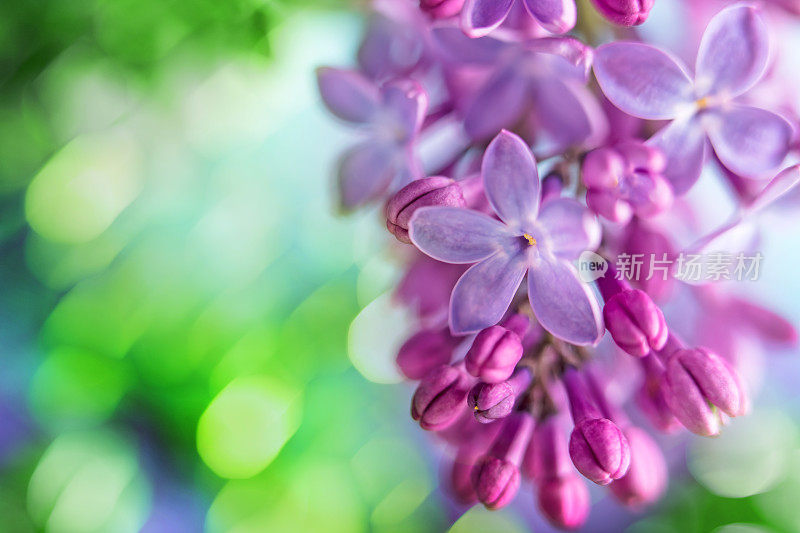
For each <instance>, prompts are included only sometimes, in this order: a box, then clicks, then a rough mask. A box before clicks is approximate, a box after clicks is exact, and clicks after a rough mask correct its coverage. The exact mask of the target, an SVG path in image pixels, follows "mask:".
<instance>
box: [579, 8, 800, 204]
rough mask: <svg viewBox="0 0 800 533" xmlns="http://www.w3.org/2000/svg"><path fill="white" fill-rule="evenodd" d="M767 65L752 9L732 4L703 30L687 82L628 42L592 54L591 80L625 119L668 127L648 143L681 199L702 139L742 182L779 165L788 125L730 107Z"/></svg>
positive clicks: (699, 159) (694, 173) (701, 157)
mask: <svg viewBox="0 0 800 533" xmlns="http://www.w3.org/2000/svg"><path fill="white" fill-rule="evenodd" d="M768 59H769V36H768V35H767V29H766V25H765V24H764V21H763V20H762V19H761V16H760V15H759V13H758V10H757V9H756V8H755V7H753V6H751V5H748V4H737V5H734V6H731V7H728V8H726V9H723V10H722V11H720V13H719V14H717V15H716V16H715V17H714V18H713V19H712V20H711V22H710V23H709V25H708V27H707V28H706V31H705V33H704V34H703V37H702V40H701V42H700V48H699V50H698V54H697V62H696V65H695V77H694V80H692V79H691V77H690V76H689V74H688V73H687V70H686V68H685V67H684V66H683V65H682V64H681V63H680V62H679V61H678V60H677V59H676V58H674V57H672V56H671V55H669V54H667V53H665V52H662V51H661V50H659V49H658V48H655V47H653V46H650V45H647V44H642V43H633V42H616V43H610V44H606V45H603V46H601V47H599V48H598V49H597V50H596V54H595V61H594V73H595V76H596V78H597V81H598V83H599V84H600V88H601V89H602V90H603V92H604V93H605V95H606V96H607V97H608V99H609V100H611V102H612V103H613V104H614V105H616V106H617V107H619V108H620V109H622V110H623V111H625V112H626V113H628V114H631V115H634V116H637V117H639V118H644V119H652V120H672V122H671V123H670V124H669V125H668V126H666V127H665V128H663V129H662V130H661V131H659V132H658V133H657V134H656V135H655V136H654V137H653V138H651V139H650V141H649V142H650V143H652V144H654V145H655V146H657V147H659V148H661V150H662V151H663V152H664V154H665V155H666V157H667V167H666V170H665V174H666V176H667V178H668V179H669V180H670V182H671V183H672V186H673V188H674V189H675V192H676V193H677V194H683V193H685V192H686V191H687V190H689V188H690V187H691V186H692V185H693V184H694V183H695V181H697V178H698V177H699V176H700V172H701V170H702V167H703V163H704V162H705V159H706V154H707V140H708V141H710V142H711V145H712V147H713V149H714V152H715V153H716V155H717V157H718V158H719V160H720V161H721V162H722V164H723V165H725V166H726V167H727V168H728V169H730V170H731V171H733V172H735V173H736V174H739V175H741V176H745V177H751V178H760V177H763V176H764V175H765V174H767V173H769V172H770V171H772V170H774V169H775V168H776V167H777V166H778V165H780V163H781V161H783V159H784V157H785V156H786V154H787V152H788V149H789V144H790V141H791V139H792V136H793V134H794V132H793V129H792V127H791V125H790V124H789V123H788V122H787V121H786V120H784V119H783V118H782V117H780V116H779V115H776V114H774V113H772V112H770V111H766V110H764V109H760V108H757V107H750V106H745V105H741V104H738V103H735V101H734V99H735V98H736V97H737V96H740V95H741V94H743V93H744V92H746V91H747V90H748V89H750V88H751V87H753V85H755V84H756V82H758V81H759V80H760V79H761V77H762V75H763V74H764V71H765V69H766V66H767V62H768Z"/></svg>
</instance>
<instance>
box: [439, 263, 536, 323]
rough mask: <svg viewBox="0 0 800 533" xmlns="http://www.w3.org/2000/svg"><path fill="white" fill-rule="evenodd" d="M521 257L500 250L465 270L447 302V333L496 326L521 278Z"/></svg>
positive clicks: (523, 270)
mask: <svg viewBox="0 0 800 533" xmlns="http://www.w3.org/2000/svg"><path fill="white" fill-rule="evenodd" d="M525 266H526V265H525V258H524V255H523V254H521V253H518V252H517V251H515V250H512V249H510V250H501V251H499V252H497V253H496V254H494V255H493V256H491V257H489V258H488V259H485V260H483V261H481V262H480V263H478V264H477V265H473V266H472V267H470V269H469V270H467V271H466V272H465V273H464V275H463V276H461V279H459V280H458V283H456V286H455V287H454V288H453V294H452V296H451V298H450V330H451V331H452V332H453V334H455V335H462V334H464V333H471V332H474V331H479V330H481V329H484V328H488V327H489V326H492V325H494V324H496V323H497V322H498V321H499V320H500V319H501V318H503V314H504V313H505V312H506V310H507V309H508V306H509V305H510V304H511V300H512V299H513V298H514V294H515V293H516V292H517V289H518V288H519V284H520V283H521V282H522V278H523V276H525Z"/></svg>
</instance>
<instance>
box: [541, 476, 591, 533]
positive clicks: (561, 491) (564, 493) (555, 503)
mask: <svg viewBox="0 0 800 533" xmlns="http://www.w3.org/2000/svg"><path fill="white" fill-rule="evenodd" d="M537 500H538V502H539V509H540V510H541V511H542V514H543V515H544V517H545V518H546V519H547V520H548V522H550V523H551V524H553V526H555V527H557V528H559V529H569V530H572V529H578V528H580V527H581V526H582V525H583V524H584V523H585V522H586V519H587V518H588V517H589V509H590V507H591V501H590V499H589V489H588V488H587V487H586V483H585V482H584V481H583V480H582V479H581V478H580V477H578V476H577V475H575V474H572V473H570V474H568V475H566V476H563V477H558V478H552V479H548V480H546V481H544V482H541V483H539V484H538V490H537Z"/></svg>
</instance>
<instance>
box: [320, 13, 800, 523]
mask: <svg viewBox="0 0 800 533" xmlns="http://www.w3.org/2000/svg"><path fill="white" fill-rule="evenodd" d="M712 1H713V0H712ZM712 1H709V2H708V3H712ZM593 4H594V6H595V8H596V10H597V11H598V12H599V14H600V15H602V16H603V17H604V18H605V19H603V18H600V17H586V18H585V20H584V19H583V18H581V21H580V24H578V25H577V26H576V23H577V22H578V17H577V10H576V6H575V3H574V0H419V1H416V2H415V1H412V0H388V1H380V0H379V1H376V2H374V6H373V7H374V11H373V13H372V15H371V19H370V21H369V25H368V28H367V32H366V36H365V38H364V40H363V42H362V45H361V47H360V49H359V52H358V66H357V67H356V68H355V69H353V70H341V69H334V68H322V69H320V70H319V71H318V78H319V86H320V91H321V94H322V98H323V100H324V103H325V104H326V106H327V107H328V108H329V109H330V111H331V112H332V113H333V114H335V115H336V116H337V117H339V118H340V119H342V120H344V121H346V122H348V123H351V124H353V125H354V126H356V127H358V128H359V129H361V130H362V131H363V132H364V134H365V138H364V140H363V141H362V142H361V143H360V144H358V145H356V146H355V147H354V148H353V149H351V150H350V151H348V152H347V153H346V154H344V156H343V157H342V159H341V162H340V165H339V171H338V181H339V191H340V200H341V204H342V206H343V207H345V208H347V209H353V208H357V207H360V206H364V205H366V204H369V203H376V202H385V204H384V205H385V211H384V212H385V215H386V227H387V228H388V230H389V232H391V233H392V234H393V235H394V236H395V237H396V238H397V240H398V241H399V242H400V243H402V245H400V246H402V247H404V250H406V251H407V253H408V257H409V258H410V260H409V263H408V270H407V272H406V274H405V276H404V278H403V280H402V281H401V283H400V286H399V287H398V289H397V297H398V298H399V300H400V301H402V302H403V303H404V304H405V305H408V306H410V307H411V308H413V309H414V310H415V311H416V314H417V318H418V324H419V328H418V331H417V332H416V333H415V334H414V335H413V336H411V337H410V338H409V339H408V340H407V342H406V343H405V344H404V345H403V346H402V348H401V349H400V352H399V353H398V356H397V364H398V366H399V368H400V370H401V371H402V372H403V374H404V375H405V376H406V377H407V378H408V379H410V380H415V381H419V384H418V386H417V389H416V392H415V393H414V395H413V398H412V400H411V416H412V418H413V419H414V420H416V421H417V422H418V423H419V425H420V426H421V427H422V428H423V429H425V430H428V431H431V432H434V433H435V434H436V435H437V436H438V437H440V438H441V439H442V440H443V441H444V442H446V443H447V444H448V446H449V448H450V449H451V450H452V457H451V467H450V469H449V474H450V475H449V479H448V480H447V485H448V487H449V488H450V489H451V492H452V494H453V496H454V497H455V498H456V499H457V500H459V501H460V502H463V503H465V504H472V503H474V502H477V501H479V502H481V503H483V504H484V505H485V506H486V507H488V508H490V509H497V508H500V507H503V506H505V505H507V504H508V503H509V502H511V501H512V500H513V499H514V498H515V496H516V494H517V492H518V491H519V488H520V486H521V484H522V482H523V480H526V479H527V480H529V481H530V482H531V483H532V485H533V487H534V490H535V493H536V499H537V501H538V505H539V508H540V510H541V512H542V513H543V515H544V516H545V517H546V518H547V519H548V520H549V521H550V522H552V523H553V524H554V525H555V526H557V527H560V528H565V529H572V528H577V527H580V526H581V525H582V524H583V523H584V521H585V520H586V518H587V516H588V513H589V507H590V500H589V493H588V489H587V485H586V481H585V480H588V481H590V482H592V483H596V484H598V485H604V486H607V487H608V488H609V490H610V492H611V494H612V495H613V496H614V497H615V498H617V499H618V500H619V501H620V502H622V503H624V504H626V505H630V506H634V507H635V506H643V505H647V504H649V503H652V502H654V501H655V500H657V499H658V498H659V496H660V495H661V494H662V493H663V491H664V490H665V487H666V485H667V469H666V463H665V459H664V457H663V455H662V452H661V451H660V449H659V447H658V445H657V444H656V442H655V440H654V439H653V437H651V436H650V435H649V434H648V432H647V431H645V429H643V428H642V427H640V426H637V425H635V424H634V423H633V422H632V420H631V418H629V416H628V414H627V413H626V410H627V409H628V405H627V403H628V402H626V401H624V399H623V398H622V397H621V395H620V394H611V393H610V392H609V391H610V390H611V389H613V388H619V385H620V383H623V384H626V385H630V384H631V383H633V384H635V389H634V390H630V391H629V392H630V394H629V396H630V398H631V399H632V400H634V401H633V402H630V403H635V404H636V405H637V406H638V408H639V410H640V412H641V414H642V415H644V417H645V418H646V419H647V420H649V421H650V423H651V425H652V426H653V428H655V429H657V430H659V431H665V432H671V431H675V430H677V429H679V428H680V427H684V428H686V429H688V430H689V431H691V432H693V433H696V434H698V435H704V436H710V435H716V434H718V433H719V431H720V430H721V428H722V426H723V425H724V424H725V423H726V421H727V420H728V418H730V417H737V416H740V415H743V414H745V412H746V411H747V409H748V396H747V385H746V383H745V382H744V381H743V380H742V377H741V375H740V372H739V371H738V370H737V369H738V368H740V367H741V364H742V360H743V359H744V358H746V355H747V354H746V353H744V352H743V351H742V350H741V349H740V347H741V346H742V344H741V343H740V342H738V341H739V340H741V339H744V338H747V339H748V340H749V341H750V344H749V345H750V346H752V345H754V344H757V345H764V346H769V347H772V346H790V345H793V344H795V343H796V342H797V333H796V332H795V330H794V328H793V327H792V326H791V325H790V324H789V323H788V322H786V321H785V320H784V319H782V318H781V317H779V316H778V315H776V314H775V313H773V312H771V311H769V310H767V309H765V308H762V307H760V306H758V305H756V304H755V303H752V302H748V301H745V300H743V299H741V298H738V297H735V296H732V295H730V294H728V293H727V292H726V291H725V289H723V288H720V287H717V286H689V285H687V284H685V283H684V282H683V281H681V280H680V279H676V277H675V276H674V275H673V276H665V277H663V278H660V277H653V278H649V279H647V280H638V279H634V280H630V281H629V280H626V279H625V278H624V277H621V276H616V275H615V269H614V268H613V267H611V268H610V269H609V271H608V272H606V274H605V275H604V276H601V277H600V278H599V279H597V280H596V281H595V282H593V283H588V282H585V281H583V280H582V279H581V277H580V276H579V273H578V271H577V269H576V267H575V264H574V263H575V261H576V260H577V259H578V258H579V256H581V254H582V253H585V252H595V253H596V254H599V255H600V256H601V257H603V258H605V260H606V261H607V262H608V263H609V264H611V265H613V264H614V263H615V259H616V258H617V257H619V256H623V255H627V256H631V255H633V254H642V255H649V256H651V257H659V258H661V257H663V258H664V259H666V258H668V257H675V256H677V253H678V251H679V250H678V248H677V246H676V245H675V244H674V242H675V239H676V237H677V235H676V233H677V231H678V230H675V229H673V227H674V226H676V224H669V222H674V221H676V220H681V219H683V218H685V217H686V214H687V210H688V209H690V208H689V207H688V205H689V204H687V203H685V202H684V201H683V199H682V198H681V197H682V196H683V195H684V194H685V193H687V192H688V191H689V190H690V189H691V188H692V186H693V185H694V184H695V182H697V180H698V178H699V177H700V174H701V171H702V170H703V169H704V168H707V167H710V166H717V167H719V169H720V170H721V174H722V175H723V176H725V177H726V179H727V180H728V183H729V185H730V189H731V191H732V193H733V195H734V196H735V197H736V198H737V199H738V201H739V203H740V209H739V211H738V212H737V216H736V217H735V219H734V220H733V221H732V222H728V223H726V224H723V225H721V226H720V229H719V230H717V231H715V232H713V233H711V234H709V235H705V236H702V237H701V238H699V239H697V244H696V246H695V247H694V248H693V249H694V250H699V249H702V248H704V247H705V248H707V247H708V246H710V245H712V244H714V243H717V242H719V239H720V238H721V237H723V236H726V235H729V234H730V233H731V232H732V231H734V230H736V228H738V227H740V226H741V225H742V224H744V223H750V222H751V221H752V220H754V219H755V217H756V215H758V214H759V213H761V212H763V211H764V210H767V209H772V210H774V209H777V207H776V206H779V204H781V202H780V200H783V199H785V197H787V195H788V194H787V193H789V192H790V191H791V190H792V189H793V187H795V185H796V184H797V183H798V181H800V166H794V167H789V168H786V169H785V170H783V171H782V172H778V171H779V169H780V168H781V166H783V165H784V161H786V160H787V156H790V152H791V151H792V150H793V149H796V148H797V146H798V144H797V139H796V129H797V126H798V124H797V122H796V119H793V118H791V116H790V114H788V113H785V115H786V116H783V115H781V114H779V113H778V112H777V111H776V110H783V109H785V108H788V107H790V104H789V103H787V102H776V101H774V100H772V101H770V100H765V99H763V98H762V99H758V98H757V96H754V95H750V93H751V92H752V93H758V91H757V90H753V91H751V89H754V88H755V87H756V86H757V84H759V82H761V81H762V79H764V78H765V77H766V78H769V77H770V76H775V74H773V73H771V72H770V71H769V70H768V67H769V65H770V61H771V57H772V56H771V53H770V51H771V47H770V37H769V35H768V24H767V22H766V17H765V14H764V13H763V12H762V10H761V9H760V8H758V7H756V6H754V5H751V4H747V3H738V4H733V5H728V6H727V7H724V8H723V9H721V10H720V11H719V12H718V13H717V14H716V15H715V16H714V17H713V19H712V20H711V21H710V22H709V24H708V26H707V28H706V30H705V32H704V33H703V34H702V36H698V37H699V47H698V49H697V60H696V64H695V68H694V73H693V74H691V73H690V71H689V70H688V69H687V67H686V66H685V65H684V64H683V63H682V62H681V60H679V59H678V58H677V57H675V56H673V55H671V54H670V53H668V52H666V51H664V50H662V49H660V48H658V47H656V46H653V45H651V44H646V43H644V42H642V40H641V36H640V35H639V34H638V33H637V32H636V30H634V29H628V30H626V32H625V33H624V35H625V36H626V37H627V38H629V39H630V40H627V41H619V42H611V43H606V44H602V45H601V46H598V47H597V48H593V47H592V46H590V45H589V44H587V41H590V40H592V39H594V38H596V36H598V35H611V34H615V33H616V34H621V33H620V31H619V29H618V28H614V25H622V26H635V25H638V24H642V23H643V22H645V20H646V19H647V17H648V14H649V11H650V9H651V8H652V5H653V1H652V0H635V1H634V0H593ZM781 5H783V4H781V3H775V5H772V6H770V9H778V8H779V7H776V6H781ZM570 31H571V32H572V33H571V34H570V35H565V34H566V33H567V32H570ZM593 80H594V81H593ZM594 82H596V83H594ZM767 82H774V80H769V79H766V80H764V83H767ZM762 93H763V91H762ZM766 107H769V108H770V109H766ZM540 173H541V176H543V178H541V177H540ZM772 176H775V177H774V179H771V180H770V179H769V178H771V177H772ZM664 221H667V222H668V223H664ZM694 237H697V236H694ZM676 286H677V287H676ZM680 291H683V292H687V293H689V294H690V295H691V296H692V298H691V301H692V302H694V306H693V307H694V311H695V312H696V315H697V316H698V317H699V318H698V319H697V320H696V321H695V323H694V324H692V325H690V327H688V328H686V327H685V325H684V327H683V329H681V327H675V325H674V323H675V322H679V323H680V322H681V321H680V320H676V317H677V315H680V314H682V313H683V312H684V311H685V309H680V308H679V310H678V312H677V315H674V316H670V314H669V313H665V311H664V309H666V307H664V304H665V303H668V302H669V300H670V299H671V298H672V297H673V295H674V294H675V293H676V292H680ZM601 302H602V303H601ZM683 305H686V304H683ZM728 324H729V325H730V327H729V326H727V325H728ZM606 331H607V332H608V333H609V337H610V339H611V340H613V344H612V343H601V342H600V341H601V339H602V338H603V337H604V334H605V332H606ZM712 333H713V334H712ZM753 341H755V342H753ZM622 353H626V354H627V355H624V357H627V358H629V359H630V358H633V360H634V361H635V364H634V365H633V367H634V368H638V374H637V375H633V376H632V375H631V374H630V373H629V372H630V368H631V365H630V364H628V365H620V364H619V361H620V360H621V359H620V355H619V354H622ZM617 368H619V371H616V369H617ZM623 373H624V375H622V374H623Z"/></svg>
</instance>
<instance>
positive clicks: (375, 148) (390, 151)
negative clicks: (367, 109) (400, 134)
mask: <svg viewBox="0 0 800 533" xmlns="http://www.w3.org/2000/svg"><path fill="white" fill-rule="evenodd" d="M410 174H411V170H410V168H409V167H408V161H407V159H406V152H405V151H404V150H402V149H398V148H397V147H396V146H395V145H393V144H386V143H379V142H375V141H366V142H364V143H362V144H359V145H357V146H355V147H353V148H351V149H350V150H348V151H347V152H345V154H344V155H343V156H342V158H341V160H340V162H339V173H338V179H339V192H340V195H341V202H342V205H343V206H344V207H345V208H347V209H352V208H353V207H357V206H359V205H362V204H364V203H367V202H369V201H371V200H375V199H377V198H379V197H380V196H382V195H383V194H384V193H385V192H386V191H387V189H388V188H389V187H390V186H391V184H392V183H393V182H395V181H400V180H403V181H405V180H407V179H409V178H410Z"/></svg>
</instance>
